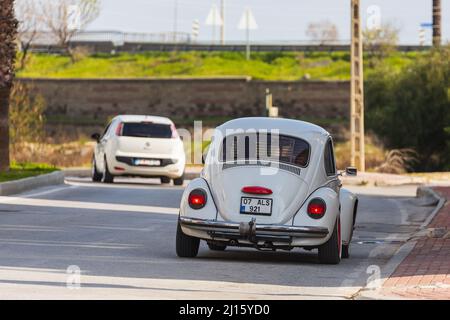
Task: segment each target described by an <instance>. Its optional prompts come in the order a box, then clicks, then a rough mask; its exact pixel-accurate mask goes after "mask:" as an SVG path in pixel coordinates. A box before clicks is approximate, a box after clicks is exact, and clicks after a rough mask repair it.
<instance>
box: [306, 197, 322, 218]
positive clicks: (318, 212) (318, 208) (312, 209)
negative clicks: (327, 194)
mask: <svg viewBox="0 0 450 320" xmlns="http://www.w3.org/2000/svg"><path fill="white" fill-rule="evenodd" d="M326 211H327V205H326V204H325V201H323V200H322V199H320V198H314V199H312V200H311V201H310V202H309V204H308V215H309V216H310V217H311V218H313V219H320V218H322V217H323V216H324V215H325V212H326Z"/></svg>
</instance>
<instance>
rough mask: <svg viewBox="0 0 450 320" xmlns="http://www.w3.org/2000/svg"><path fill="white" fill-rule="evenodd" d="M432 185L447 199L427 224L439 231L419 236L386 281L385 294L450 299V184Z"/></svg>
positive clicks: (415, 297) (383, 292)
mask: <svg viewBox="0 0 450 320" xmlns="http://www.w3.org/2000/svg"><path fill="white" fill-rule="evenodd" d="M433 189H434V191H436V192H437V193H439V194H440V195H441V196H444V197H445V198H446V199H447V201H446V203H445V204H444V206H443V207H442V208H441V210H440V211H439V212H438V213H437V214H436V216H435V217H434V218H433V220H432V221H431V223H430V224H429V225H428V226H427V228H439V231H440V232H439V233H436V234H434V235H431V234H429V235H428V236H424V237H422V238H420V239H418V241H417V243H416V245H415V247H414V249H413V250H412V251H411V252H410V254H409V255H408V256H407V257H406V258H405V259H404V260H403V262H402V263H401V264H400V265H399V266H398V267H397V269H396V270H395V271H394V273H393V274H392V275H391V276H390V277H389V279H387V280H386V281H385V283H384V284H383V288H382V294H383V295H387V296H392V297H395V296H397V297H399V298H406V299H440V300H450V237H449V231H450V187H435V188H433Z"/></svg>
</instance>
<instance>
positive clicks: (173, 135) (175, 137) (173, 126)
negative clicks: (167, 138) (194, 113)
mask: <svg viewBox="0 0 450 320" xmlns="http://www.w3.org/2000/svg"><path fill="white" fill-rule="evenodd" d="M170 130H172V139H177V138H178V137H179V135H178V131H177V128H176V127H175V125H174V124H173V123H172V124H171V125H170Z"/></svg>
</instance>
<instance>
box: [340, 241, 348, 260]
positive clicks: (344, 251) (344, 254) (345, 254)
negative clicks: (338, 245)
mask: <svg viewBox="0 0 450 320" xmlns="http://www.w3.org/2000/svg"><path fill="white" fill-rule="evenodd" d="M341 258H343V259H348V258H350V244H345V245H344V244H343V245H342V255H341Z"/></svg>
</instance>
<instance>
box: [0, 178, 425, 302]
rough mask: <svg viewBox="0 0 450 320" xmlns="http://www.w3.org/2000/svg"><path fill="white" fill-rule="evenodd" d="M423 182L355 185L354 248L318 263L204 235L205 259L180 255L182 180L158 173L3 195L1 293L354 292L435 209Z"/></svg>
mask: <svg viewBox="0 0 450 320" xmlns="http://www.w3.org/2000/svg"><path fill="white" fill-rule="evenodd" d="M415 189H416V187H414V186H407V187H395V188H368V187H354V188H353V190H354V191H355V192H357V193H358V194H359V197H360V210H359V216H358V219H357V229H356V231H355V234H354V240H353V243H352V249H351V257H350V259H345V260H342V262H341V264H339V265H331V266H330V265H320V264H318V262H317V256H316V252H315V251H312V252H308V251H304V250H294V251H291V252H281V251H278V252H260V251H256V250H251V249H238V248H236V249H234V248H231V249H227V250H226V251H225V252H212V251H209V249H208V248H207V246H206V244H204V243H202V245H201V248H200V252H199V256H198V257H197V258H194V259H180V258H178V257H177V256H176V254H175V230H176V220H177V212H178V209H177V208H178V205H179V201H180V198H181V194H182V192H183V188H182V187H173V186H161V185H159V184H158V183H156V182H154V181H152V180H142V179H141V180H137V179H134V180H131V179H128V180H121V181H120V182H119V183H116V184H114V185H103V184H96V183H92V182H89V180H87V179H81V178H78V179H77V178H73V179H69V180H68V181H67V183H66V184H65V185H60V186H55V187H49V188H41V189H37V190H34V191H33V192H30V193H26V194H22V195H18V196H14V197H0V298H1V299H23V298H31V299H47V298H52V299H54V298H56V299H66V298H70V299H116V298H117V299H166V298H168V299H174V298H176V299H247V298H250V299H311V298H314V299H316V298H323V299H327V298H333V299H335V298H338V299H341V298H342V299H349V298H354V297H357V296H358V292H359V290H360V289H361V288H362V287H364V286H366V284H367V282H368V279H371V278H370V277H371V276H373V275H374V274H376V273H377V270H381V274H384V273H385V272H388V270H389V269H390V268H391V269H392V266H393V260H390V259H391V258H392V256H393V255H394V254H395V253H396V251H397V250H398V249H399V248H400V247H401V246H402V245H403V244H404V242H405V240H406V239H408V238H409V237H410V235H411V234H412V233H413V232H415V230H417V228H418V226H419V225H420V224H421V223H422V222H423V221H424V220H425V219H426V217H427V216H428V215H429V213H430V212H431V211H432V207H431V206H427V205H429V203H426V201H425V202H424V201H418V200H417V199H414V195H415ZM378 268H379V269H378ZM78 270H79V271H80V277H78V276H77V275H78ZM78 283H79V286H78Z"/></svg>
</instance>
